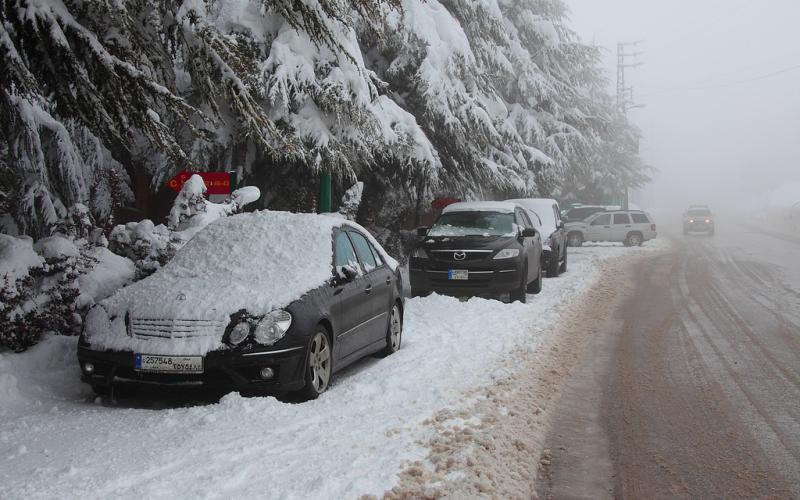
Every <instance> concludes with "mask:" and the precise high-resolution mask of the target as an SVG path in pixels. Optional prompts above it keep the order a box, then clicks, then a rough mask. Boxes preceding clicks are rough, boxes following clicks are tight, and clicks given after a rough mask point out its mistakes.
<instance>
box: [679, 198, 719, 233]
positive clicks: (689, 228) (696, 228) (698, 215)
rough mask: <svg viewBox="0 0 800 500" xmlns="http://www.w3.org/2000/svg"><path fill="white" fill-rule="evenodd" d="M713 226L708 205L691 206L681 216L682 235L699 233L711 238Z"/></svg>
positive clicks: (712, 215) (713, 231) (713, 230)
mask: <svg viewBox="0 0 800 500" xmlns="http://www.w3.org/2000/svg"><path fill="white" fill-rule="evenodd" d="M714 226H715V224H714V214H712V213H711V209H710V208H708V205H691V206H689V209H688V210H686V212H684V214H683V234H689V233H693V232H701V233H706V234H709V235H711V236H713V235H714V233H715V232H716V230H715V227H714Z"/></svg>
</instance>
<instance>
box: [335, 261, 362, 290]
mask: <svg viewBox="0 0 800 500" xmlns="http://www.w3.org/2000/svg"><path fill="white" fill-rule="evenodd" d="M356 278H358V271H357V270H356V268H355V267H353V266H351V265H350V264H347V265H344V266H339V267H337V268H336V276H335V279H334V281H335V284H339V285H341V284H343V283H350V282H352V281H354V280H355V279H356Z"/></svg>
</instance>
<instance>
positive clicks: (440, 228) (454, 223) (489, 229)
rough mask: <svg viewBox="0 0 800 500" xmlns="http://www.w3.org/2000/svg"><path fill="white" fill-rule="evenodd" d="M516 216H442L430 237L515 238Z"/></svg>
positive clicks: (460, 214) (503, 214)
mask: <svg viewBox="0 0 800 500" xmlns="http://www.w3.org/2000/svg"><path fill="white" fill-rule="evenodd" d="M514 226H515V224H514V214H509V213H499V212H452V213H447V214H442V215H441V216H440V217H439V218H438V219H437V220H436V223H435V224H434V225H433V227H432V228H431V230H430V231H429V232H428V236H509V235H511V236H513V235H514V229H515V227H514Z"/></svg>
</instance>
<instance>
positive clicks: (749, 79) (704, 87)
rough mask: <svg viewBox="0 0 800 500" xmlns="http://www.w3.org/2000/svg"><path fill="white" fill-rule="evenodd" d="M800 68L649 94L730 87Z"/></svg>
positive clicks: (799, 65)
mask: <svg viewBox="0 0 800 500" xmlns="http://www.w3.org/2000/svg"><path fill="white" fill-rule="evenodd" d="M797 70H800V64H798V65H796V66H791V67H788V68H783V69H780V70H778V71H773V72H772V73H767V74H765V75H760V76H755V77H752V78H746V79H744V80H737V81H733V82H727V83H718V84H712V85H697V86H693V87H676V88H672V89H666V90H660V91H658V92H651V93H649V94H648V95H659V94H669V93H673V92H692V91H699V90H714V89H723V88H728V87H735V86H737V85H744V84H746V83H752V82H758V81H761V80H767V79H770V78H774V77H776V76H780V75H784V74H786V73H791V72H792V71H797Z"/></svg>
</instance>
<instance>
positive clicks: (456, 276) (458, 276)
mask: <svg viewBox="0 0 800 500" xmlns="http://www.w3.org/2000/svg"><path fill="white" fill-rule="evenodd" d="M447 279H450V280H468V279H469V271H467V270H461V269H451V270H450V271H448V272H447Z"/></svg>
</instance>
